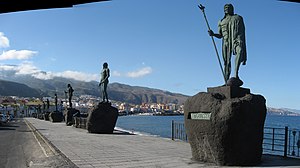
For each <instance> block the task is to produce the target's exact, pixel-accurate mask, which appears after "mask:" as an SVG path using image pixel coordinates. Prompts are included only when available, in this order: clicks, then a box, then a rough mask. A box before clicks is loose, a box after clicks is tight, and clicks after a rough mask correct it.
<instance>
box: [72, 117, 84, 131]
mask: <svg viewBox="0 0 300 168" xmlns="http://www.w3.org/2000/svg"><path fill="white" fill-rule="evenodd" d="M86 123H87V118H83V117H74V125H73V126H74V127H76V128H83V129H87V127H86Z"/></svg>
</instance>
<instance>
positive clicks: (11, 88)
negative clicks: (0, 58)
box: [0, 80, 44, 97]
mask: <svg viewBox="0 0 300 168" xmlns="http://www.w3.org/2000/svg"><path fill="white" fill-rule="evenodd" d="M0 95H1V96H18V97H41V96H44V94H43V93H42V92H41V91H39V90H36V89H33V88H30V87H28V86H27V85H25V84H20V83H16V82H10V81H4V80H0Z"/></svg>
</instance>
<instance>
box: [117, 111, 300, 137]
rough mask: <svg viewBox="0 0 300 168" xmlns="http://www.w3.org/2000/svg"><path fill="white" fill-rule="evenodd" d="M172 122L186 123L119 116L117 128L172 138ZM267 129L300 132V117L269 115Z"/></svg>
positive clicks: (164, 118)
mask: <svg viewBox="0 0 300 168" xmlns="http://www.w3.org/2000/svg"><path fill="white" fill-rule="evenodd" d="M172 120H174V121H176V122H182V123H184V116H182V115H180V116H151V115H149V116H144V115H132V116H119V117H118V120H117V124H116V127H117V129H119V130H123V131H126V132H130V133H133V134H141V135H149V136H159V137H163V138H171V123H172ZM265 127H273V128H284V127H288V128H289V129H297V130H300V116H280V115H267V116H266V121H265Z"/></svg>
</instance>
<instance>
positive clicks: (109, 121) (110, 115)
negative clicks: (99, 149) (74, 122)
mask: <svg viewBox="0 0 300 168" xmlns="http://www.w3.org/2000/svg"><path fill="white" fill-rule="evenodd" d="M117 119H118V109H117V108H115V107H112V106H111V104H110V103H99V105H98V106H95V107H94V108H93V109H92V110H91V111H90V112H89V115H88V118H87V130H88V132H89V133H100V134H112V133H113V132H114V128H115V126H116V123H117Z"/></svg>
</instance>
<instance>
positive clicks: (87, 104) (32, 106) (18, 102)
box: [0, 95, 183, 117]
mask: <svg viewBox="0 0 300 168" xmlns="http://www.w3.org/2000/svg"><path fill="white" fill-rule="evenodd" d="M47 99H48V100H49V102H50V107H49V109H47V110H48V111H54V110H55V103H54V98H52V97H43V98H28V97H27V98H24V97H16V96H3V97H1V96H0V113H10V114H13V115H15V116H17V117H20V116H31V115H33V114H34V113H36V114H37V113H43V112H45V110H46V109H45V108H46V107H45V105H44V103H45V101H46V100H47ZM99 102H100V99H99V97H95V96H92V95H81V96H80V97H74V98H73V101H72V104H73V106H74V107H75V108H76V109H78V110H80V112H81V113H87V112H88V110H89V109H91V108H92V107H93V106H95V105H97V104H98V103H99ZM67 106H68V101H67V100H66V98H58V109H59V111H63V110H64V108H66V107H67ZM112 106H114V107H116V108H118V110H119V113H120V115H132V114H140V115H163V114H171V115H172V114H183V105H178V104H174V103H168V104H163V103H151V104H147V103H143V104H140V105H137V104H128V103H125V102H115V101H112Z"/></svg>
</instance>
